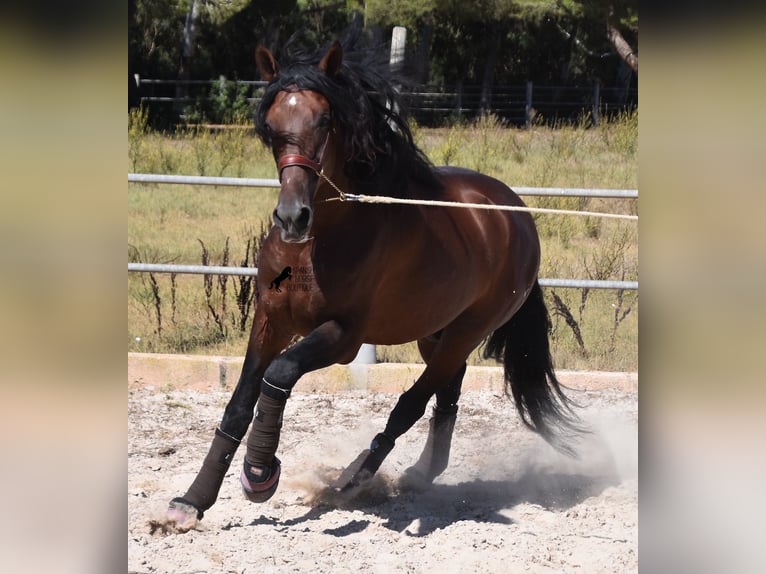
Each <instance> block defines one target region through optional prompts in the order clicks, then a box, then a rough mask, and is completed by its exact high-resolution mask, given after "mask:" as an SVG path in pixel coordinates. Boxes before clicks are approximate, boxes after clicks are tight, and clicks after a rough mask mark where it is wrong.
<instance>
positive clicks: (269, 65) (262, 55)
mask: <svg viewBox="0 0 766 574" xmlns="http://www.w3.org/2000/svg"><path fill="white" fill-rule="evenodd" d="M255 63H256V65H257V66H258V71H259V72H260V73H261V78H262V79H263V80H265V81H267V82H270V81H272V80H273V79H274V78H276V77H277V74H279V64H277V61H276V59H274V54H272V53H271V52H270V51H269V49H268V48H266V47H264V46H258V47H257V48H256V49H255Z"/></svg>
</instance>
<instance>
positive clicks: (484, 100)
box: [481, 25, 500, 115]
mask: <svg viewBox="0 0 766 574" xmlns="http://www.w3.org/2000/svg"><path fill="white" fill-rule="evenodd" d="M488 44H489V52H488V53H487V61H486V63H485V66H484V78H483V80H482V83H481V115H486V114H489V113H490V112H491V111H492V85H493V84H494V83H495V64H496V63H497V53H498V52H499V51H500V34H499V33H498V30H497V26H495V25H492V26H491V27H490V29H489V41H488Z"/></svg>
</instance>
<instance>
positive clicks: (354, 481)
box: [331, 450, 374, 493]
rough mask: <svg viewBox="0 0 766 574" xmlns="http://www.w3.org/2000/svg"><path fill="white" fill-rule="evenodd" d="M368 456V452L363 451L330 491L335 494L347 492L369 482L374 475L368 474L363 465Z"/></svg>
mask: <svg viewBox="0 0 766 574" xmlns="http://www.w3.org/2000/svg"><path fill="white" fill-rule="evenodd" d="M369 456H370V451H369V450H363V451H362V452H361V453H360V454H359V456H357V457H356V459H355V460H354V461H353V462H352V463H351V464H349V465H348V466H347V467H346V469H345V470H344V471H343V472H342V473H341V475H340V476H339V477H338V479H337V480H336V481H335V482H334V483H333V484H332V486H331V488H332V490H334V491H335V492H337V493H343V492H348V491H349V490H351V489H353V488H356V487H358V486H361V485H362V484H364V483H365V482H367V481H368V480H370V479H371V478H372V477H373V475H374V473H372V472H370V471H369V470H368V469H366V468H365V467H364V463H365V462H366V461H367V459H368V458H369Z"/></svg>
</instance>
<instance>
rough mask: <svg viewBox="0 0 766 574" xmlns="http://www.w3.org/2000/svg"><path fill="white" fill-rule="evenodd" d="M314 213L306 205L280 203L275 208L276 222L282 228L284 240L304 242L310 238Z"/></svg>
mask: <svg viewBox="0 0 766 574" xmlns="http://www.w3.org/2000/svg"><path fill="white" fill-rule="evenodd" d="M312 216H313V213H312V211H311V208H310V207H306V206H282V205H278V206H277V208H276V209H275V210H274V214H273V217H274V224H275V225H277V226H278V227H279V228H280V231H281V237H282V241H286V242H288V243H303V242H305V241H308V239H309V229H310V228H311V221H312V218H313V217H312Z"/></svg>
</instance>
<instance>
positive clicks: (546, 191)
mask: <svg viewBox="0 0 766 574" xmlns="http://www.w3.org/2000/svg"><path fill="white" fill-rule="evenodd" d="M128 182H132V183H147V184H149V183H151V184H176V185H212V186H236V187H279V180H277V179H258V178H241V177H211V176H199V175H163V174H151V173H129V174H128ZM513 190H514V191H515V192H516V193H517V194H519V195H524V196H548V197H601V198H610V199H637V198H638V190H637V189H583V188H560V187H515V186H514V187H513ZM128 272H135V273H178V274H194V275H243V276H257V275H258V268H256V267H228V266H226V267H223V266H214V265H180V264H178V265H175V264H169V263H168V264H165V263H137V262H134V263H128ZM540 285H541V286H543V287H561V288H572V289H625V290H638V281H599V280H591V279H545V278H541V279H540Z"/></svg>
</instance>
